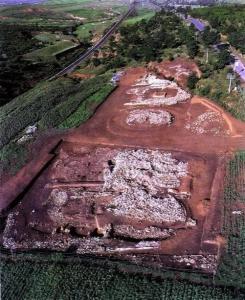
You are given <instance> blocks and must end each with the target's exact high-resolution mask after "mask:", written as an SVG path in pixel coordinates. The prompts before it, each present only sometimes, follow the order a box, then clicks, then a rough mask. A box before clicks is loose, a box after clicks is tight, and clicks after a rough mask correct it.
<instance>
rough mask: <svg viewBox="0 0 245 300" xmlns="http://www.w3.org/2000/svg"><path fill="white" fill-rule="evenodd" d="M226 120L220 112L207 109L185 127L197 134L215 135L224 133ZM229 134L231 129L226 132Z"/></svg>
mask: <svg viewBox="0 0 245 300" xmlns="http://www.w3.org/2000/svg"><path fill="white" fill-rule="evenodd" d="M223 124H224V120H223V118H222V116H221V114H220V113H217V112H214V111H207V112H205V113H203V114H201V115H199V116H198V117H197V119H196V120H195V121H193V122H191V123H188V124H187V125H186V126H185V128H186V129H188V130H190V131H191V132H193V133H196V134H200V135H201V134H212V135H214V136H217V135H220V134H223V133H224V132H223ZM226 133H227V134H229V131H227V132H226Z"/></svg>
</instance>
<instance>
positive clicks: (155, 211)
mask: <svg viewBox="0 0 245 300" xmlns="http://www.w3.org/2000/svg"><path fill="white" fill-rule="evenodd" d="M193 72H194V73H195V74H196V76H200V71H199V69H198V67H197V66H196V65H195V63H193V62H192V61H191V60H186V59H177V60H174V61H164V62H162V63H152V64H149V65H148V66H147V67H137V68H129V69H126V70H125V71H124V74H123V75H122V77H121V79H120V83H119V84H118V87H117V89H116V90H115V91H114V92H112V94H111V95H110V96H109V97H108V99H107V100H106V101H105V102H104V103H103V104H102V105H101V106H100V107H99V108H98V110H97V111H96V113H95V115H94V116H93V117H92V118H90V119H89V120H88V121H87V122H86V123H85V124H83V125H81V126H80V127H78V128H76V129H72V130H70V131H68V132H66V133H64V134H63V135H62V136H61V137H59V138H58V139H55V142H51V143H50V142H47V143H44V145H43V147H42V149H41V151H40V152H39V153H38V155H37V157H36V158H35V159H34V160H33V161H31V162H30V163H29V164H27V165H26V166H25V167H24V170H22V171H20V173H19V174H17V176H15V177H14V179H12V180H10V181H7V182H6V183H5V185H4V188H3V196H4V203H3V202H2V203H3V204H2V207H1V211H2V214H3V215H4V216H5V227H4V230H3V232H2V236H1V243H2V245H3V246H4V247H5V248H7V249H10V250H20V251H22V250H23V251H26V250H31V249H47V250H56V251H65V252H67V251H68V252H69V251H73V252H74V253H77V254H80V255H87V254H89V255H94V256H100V257H111V258H113V259H117V260H123V261H130V262H132V263H137V264H138V265H144V266H154V267H155V266H156V267H162V268H172V269H180V270H196V271H200V272H203V273H210V274H215V273H216V270H217V266H218V264H219V258H220V255H221V254H222V251H223V250H224V247H225V244H226V240H225V238H224V237H222V235H221V226H222V209H221V207H222V205H223V202H222V201H223V200H222V199H223V188H224V186H223V185H224V184H223V181H224V180H223V179H224V175H225V166H226V164H227V161H228V160H229V159H230V158H231V156H232V154H233V153H234V151H235V150H236V149H238V148H241V147H244V146H245V137H244V129H245V127H244V124H242V122H240V121H237V120H236V119H234V118H233V117H231V116H230V115H229V114H228V113H226V112H225V111H223V110H222V109H221V108H220V107H218V106H217V105H215V104H214V103H212V102H210V101H209V100H207V99H205V98H201V97H199V96H193V95H191V94H190V93H189V92H188V91H187V89H186V81H187V78H188V76H189V75H190V74H191V73H193ZM21 172H22V173H21ZM23 174H25V175H23Z"/></svg>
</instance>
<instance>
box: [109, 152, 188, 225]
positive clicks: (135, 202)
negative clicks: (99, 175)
mask: <svg viewBox="0 0 245 300" xmlns="http://www.w3.org/2000/svg"><path fill="white" fill-rule="evenodd" d="M113 163H114V168H113V170H112V171H111V170H110V168H109V167H108V168H106V169H105V170H104V180H105V183H104V190H105V191H114V192H117V193H119V195H118V196H115V197H114V198H113V201H112V203H111V204H110V205H109V206H108V210H109V211H111V212H112V213H113V214H115V215H118V216H125V217H129V218H134V219H140V220H148V221H152V222H170V223H172V222H178V221H180V222H185V220H186V211H185V209H184V207H183V206H182V205H181V204H180V203H179V202H178V201H177V200H176V199H175V198H174V197H173V196H172V195H169V194H166V195H164V196H160V197H159V196H157V193H158V192H159V191H162V192H165V190H166V189H169V188H170V189H171V188H172V189H176V188H178V187H179V186H180V179H181V178H182V177H184V176H186V175H187V168H188V164H187V163H184V162H179V161H177V160H176V159H174V158H172V155H171V153H163V152H160V151H152V150H143V149H139V150H125V151H121V152H119V153H118V154H117V155H116V157H115V158H114V160H113Z"/></svg>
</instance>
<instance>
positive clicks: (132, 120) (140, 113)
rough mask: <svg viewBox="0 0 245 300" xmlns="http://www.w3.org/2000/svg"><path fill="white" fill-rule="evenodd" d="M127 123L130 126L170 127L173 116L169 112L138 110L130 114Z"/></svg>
mask: <svg viewBox="0 0 245 300" xmlns="http://www.w3.org/2000/svg"><path fill="white" fill-rule="evenodd" d="M126 122H127V124H128V125H135V124H148V125H170V124H171V122H172V116H171V114H170V113H169V112H167V111H162V110H155V111H153V110H149V109H136V110H133V111H131V112H130V113H129V115H128V117H127V120H126Z"/></svg>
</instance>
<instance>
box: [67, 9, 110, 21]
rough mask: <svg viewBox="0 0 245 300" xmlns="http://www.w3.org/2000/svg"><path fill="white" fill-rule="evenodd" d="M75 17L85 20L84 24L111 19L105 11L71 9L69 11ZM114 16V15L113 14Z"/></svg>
mask: <svg viewBox="0 0 245 300" xmlns="http://www.w3.org/2000/svg"><path fill="white" fill-rule="evenodd" d="M67 12H69V13H71V14H73V15H74V16H77V17H81V18H85V20H84V22H86V23H87V22H93V21H99V20H104V19H107V18H108V17H111V16H110V15H109V14H108V13H107V12H106V11H105V10H100V9H98V8H91V7H89V8H80V9H70V10H69V11H67ZM112 15H113V14H112Z"/></svg>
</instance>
